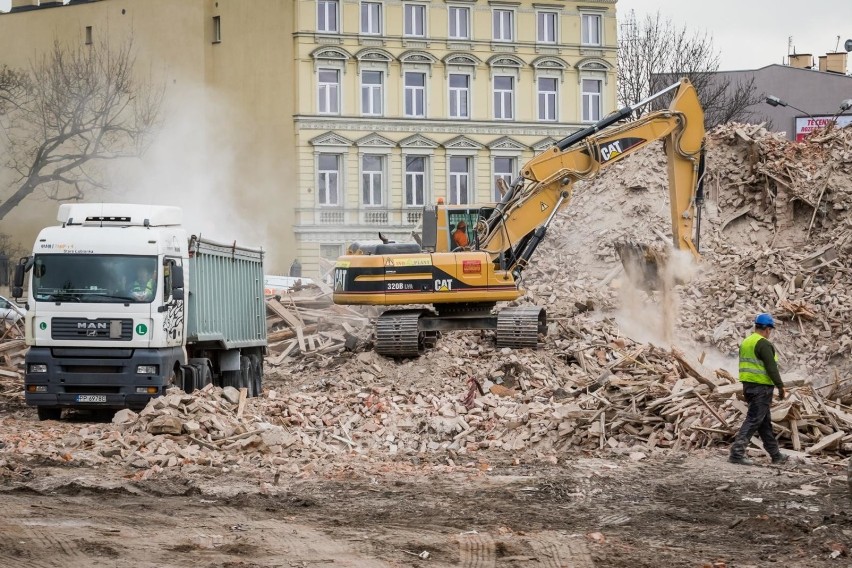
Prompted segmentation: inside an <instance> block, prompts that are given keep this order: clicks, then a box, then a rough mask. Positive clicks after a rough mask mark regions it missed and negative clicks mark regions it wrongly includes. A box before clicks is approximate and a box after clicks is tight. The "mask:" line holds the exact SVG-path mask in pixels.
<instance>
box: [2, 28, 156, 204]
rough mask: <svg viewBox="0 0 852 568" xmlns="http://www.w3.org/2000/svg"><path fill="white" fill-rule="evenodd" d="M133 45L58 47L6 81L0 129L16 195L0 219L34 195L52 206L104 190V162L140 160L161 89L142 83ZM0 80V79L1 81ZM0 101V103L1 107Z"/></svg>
mask: <svg viewBox="0 0 852 568" xmlns="http://www.w3.org/2000/svg"><path fill="white" fill-rule="evenodd" d="M134 67H135V55H134V50H133V43H132V41H127V42H125V43H123V44H122V45H120V46H118V47H116V46H111V45H110V44H108V43H107V42H102V43H99V44H94V45H82V44H81V45H79V46H75V47H67V46H65V45H62V44H60V43H59V42H56V43H54V45H53V49H52V50H51V51H50V52H48V53H47V54H45V55H43V56H42V57H40V58H39V59H37V60H36V61H34V62H33V63H32V64H31V66H30V69H29V70H28V71H27V72H26V73H21V72H14V71H9V70H4V71H5V72H7V73H10V77H12V78H14V77H17V78H21V77H23V78H24V80H23V82H22V83H21V82H14V81H13V82H10V84H11V85H14V86H15V88H13V89H10V90H8V91H3V90H2V89H3V87H2V85H0V96H2V93H6V94H7V95H8V101H7V103H8V104H6V105H5V106H6V107H8V108H9V110H7V112H5V113H0V129H2V130H3V131H4V132H5V134H6V136H8V138H9V142H10V144H9V147H10V151H9V154H8V156H7V163H6V164H5V165H6V167H8V168H11V169H12V170H13V171H14V172H16V174H17V175H16V179H15V182H14V184H15V188H14V189H13V191H12V193H11V195H10V196H9V197H8V198H7V199H6V200H5V201H3V202H2V203H0V219H3V218H4V217H5V216H6V215H8V214H9V212H10V211H12V210H13V209H14V208H15V207H16V206H17V205H18V204H20V202H21V201H22V200H23V199H24V198H26V197H27V196H29V195H30V194H32V193H33V192H34V191H35V190H36V189H40V190H43V191H44V192H45V195H47V197H49V198H50V199H55V200H71V199H81V198H83V197H84V195H85V193H86V191H87V190H89V189H92V188H103V187H104V186H105V185H104V181H103V179H104V176H103V173H104V171H103V165H104V164H105V162H106V161H110V160H120V159H124V158H134V157H138V156H139V155H141V153H142V152H143V151H144V149H145V147H146V145H147V144H148V143H149V141H150V134H151V133H152V131H153V128H154V126H155V122H156V120H157V116H158V114H159V109H160V104H161V102H162V98H163V89H162V88H159V89H158V88H155V87H153V86H152V84H151V82H150V81H143V80H141V79H140V78H139V77H138V75H137V73H136V70H135V69H134ZM0 77H2V75H0ZM0 102H2V100H0Z"/></svg>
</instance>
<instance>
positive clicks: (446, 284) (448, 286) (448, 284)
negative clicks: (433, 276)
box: [435, 278, 453, 292]
mask: <svg viewBox="0 0 852 568" xmlns="http://www.w3.org/2000/svg"><path fill="white" fill-rule="evenodd" d="M452 289H453V279H452V278H446V279H442V280H435V291H436V292H450V291H452Z"/></svg>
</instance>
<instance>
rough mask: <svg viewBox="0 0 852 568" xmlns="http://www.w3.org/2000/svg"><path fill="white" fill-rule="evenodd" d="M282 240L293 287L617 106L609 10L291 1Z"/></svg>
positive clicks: (514, 0) (404, 234) (472, 195)
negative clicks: (291, 253)
mask: <svg viewBox="0 0 852 568" xmlns="http://www.w3.org/2000/svg"><path fill="white" fill-rule="evenodd" d="M296 18H297V20H296V30H295V33H294V38H295V52H296V61H295V69H296V73H295V76H296V77H297V81H298V87H297V88H298V90H297V94H296V101H297V102H296V105H297V110H296V116H295V121H294V122H295V129H296V147H297V152H298V182H299V183H298V185H299V187H300V194H299V203H298V209H297V215H296V225H295V227H294V230H295V232H296V237H297V240H298V243H299V258H300V259H301V262H302V264H303V265H305V268H306V269H307V272H308V273H310V274H316V273H317V272H318V271H319V272H324V268H325V267H327V266H329V263H328V262H323V261H320V262H319V264H314V262H316V261H317V260H318V259H323V260H325V261H331V260H333V259H334V258H336V257H337V256H338V255H339V254H341V253H342V252H343V250H344V247H345V245H346V244H347V243H349V242H351V241H355V240H359V241H363V240H371V239H372V240H375V239H376V238H377V233H378V232H379V231H381V232H382V233H383V234H385V235H387V236H388V237H391V238H393V239H394V240H397V241H406V240H411V236H410V235H411V232H412V231H413V230H415V229H416V227H417V224H418V222H419V221H420V216H421V210H422V206H423V205H424V204H430V203H434V202H436V201H437V200H438V199H439V198H443V199H444V200H446V202H447V203H486V202H492V201H495V200H496V199H497V196H498V193H496V180H497V178H505V179H506V180H507V181H508V180H509V179H512V178H514V177H515V176H516V175H517V172H518V171H519V170H520V167H521V166H522V165H523V163H524V162H525V161H526V160H528V159H530V158H531V157H532V156H533V155H534V154H535V153H536V152H538V151H540V150H542V149H544V148H546V147H548V146H550V145H551V144H552V143H553V142H554V141H555V140H557V139H560V138H562V137H564V136H566V135H568V134H569V133H570V132H572V131H574V130H576V129H577V128H581V127H583V126H584V125H586V124H588V123H590V122H594V121H595V120H598V119H599V118H600V117H601V116H603V115H605V114H606V113H608V112H610V111H611V110H614V109H615V107H616V101H615V96H616V95H615V93H616V85H615V61H616V29H617V27H616V18H615V0H598V1H592V2H569V1H559V0H550V1H547V0H544V1H531V0H520V1H519V0H383V1H380V0H375V1H367V0H363V1H361V0H297V12H296Z"/></svg>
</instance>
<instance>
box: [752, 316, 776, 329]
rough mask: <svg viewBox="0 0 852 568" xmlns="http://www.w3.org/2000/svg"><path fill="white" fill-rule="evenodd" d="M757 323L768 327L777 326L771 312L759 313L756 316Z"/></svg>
mask: <svg viewBox="0 0 852 568" xmlns="http://www.w3.org/2000/svg"><path fill="white" fill-rule="evenodd" d="M754 323H755V325H763V326H766V327H775V320H774V319H772V316H771V315H769V314H757V317H756V318H754Z"/></svg>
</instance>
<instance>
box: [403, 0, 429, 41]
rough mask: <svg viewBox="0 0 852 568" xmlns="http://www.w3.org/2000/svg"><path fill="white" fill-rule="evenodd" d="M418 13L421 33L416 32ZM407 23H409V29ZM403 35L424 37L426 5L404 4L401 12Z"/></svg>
mask: <svg viewBox="0 0 852 568" xmlns="http://www.w3.org/2000/svg"><path fill="white" fill-rule="evenodd" d="M415 14H419V16H418V17H419V18H420V27H421V28H422V29H423V31H422V32H421V33H417V21H416V20H417V17H415ZM409 23H410V24H411V26H410V28H411V29H410V30H409ZM402 25H403V28H402V29H403V35H404V36H405V37H426V6H425V5H424V4H405V5H404V14H403V23H402Z"/></svg>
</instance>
